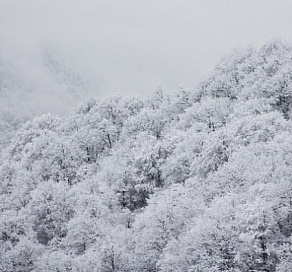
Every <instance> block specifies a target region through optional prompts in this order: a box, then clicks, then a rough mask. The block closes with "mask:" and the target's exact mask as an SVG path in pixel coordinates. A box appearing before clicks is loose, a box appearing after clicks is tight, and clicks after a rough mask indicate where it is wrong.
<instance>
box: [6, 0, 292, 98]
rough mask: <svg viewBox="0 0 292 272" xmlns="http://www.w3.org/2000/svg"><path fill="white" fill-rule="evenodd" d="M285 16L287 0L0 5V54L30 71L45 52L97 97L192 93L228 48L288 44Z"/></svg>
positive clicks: (289, 7)
mask: <svg viewBox="0 0 292 272" xmlns="http://www.w3.org/2000/svg"><path fill="white" fill-rule="evenodd" d="M291 11H292V1H291V0H287V1H281V0H274V1H270V0H228V1H224V0H212V1H211V0H190V1H189V0H177V1H172V0H116V1H110V0H104V1H98V0H97V1H86V0H79V1H77V0H70V1H69V0H68V1H67V0H58V1H53V0H47V1H46V0H43V1H40V0H38V1H37V0H26V1H24V0H19V1H14V0H0V37H1V43H0V50H1V53H0V54H1V56H2V57H3V56H5V58H9V60H10V61H12V62H15V63H17V65H24V66H25V67H26V68H25V69H34V67H37V66H38V65H40V59H39V57H40V55H41V52H43V51H44V50H45V51H49V52H50V53H51V54H53V55H54V56H55V57H56V58H57V59H58V60H59V61H61V62H62V63H63V64H65V65H66V66H68V67H71V68H72V69H73V70H74V71H76V72H78V73H79V74H80V75H81V76H82V77H83V78H84V79H86V80H87V81H89V82H90V84H91V85H90V86H91V89H92V90H93V91H94V94H95V95H96V96H99V97H104V96H106V95H112V94H114V93H121V94H125V95H129V94H130V95H132V94H146V93H151V92H152V91H154V90H156V89H157V88H158V86H159V85H162V87H163V89H164V90H165V91H168V90H173V89H176V88H177V87H179V86H185V87H189V88H192V87H193V86H195V85H196V82H198V81H199V80H200V78H202V77H203V76H204V75H206V74H207V73H209V72H211V71H212V69H213V67H214V65H215V64H216V62H218V60H219V59H220V58H221V57H222V55H223V54H225V53H228V52H230V51H231V50H232V49H233V48H234V47H239V46H241V47H246V46H248V45H256V46H260V45H262V44H264V43H265V42H267V41H271V40H274V39H282V40H283V41H287V42H291V43H292V31H291V25H292V16H291ZM36 74H37V73H36Z"/></svg>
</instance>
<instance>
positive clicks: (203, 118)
mask: <svg viewBox="0 0 292 272" xmlns="http://www.w3.org/2000/svg"><path fill="white" fill-rule="evenodd" d="M53 64H54V63H53ZM48 65H52V63H49V64H48ZM2 74H3V73H2ZM74 86H76V84H75V85H74ZM81 87H82V85H80V88H81ZM74 88H76V87H74ZM82 88H83V87H82ZM291 109H292V46H290V45H289V44H285V43H282V42H272V43H268V44H266V45H264V46H262V47H261V48H259V49H256V48H249V49H244V50H243V49H242V50H235V51H233V52H231V53H230V54H228V55H226V56H225V57H223V58H222V60H221V61H220V62H219V63H218V65H217V66H216V67H215V69H214V71H213V72H212V74H211V75H209V76H207V77H206V78H205V79H204V80H203V81H201V82H200V83H199V84H198V85H197V86H196V87H195V88H194V89H192V90H188V89H184V88H181V89H180V90H178V91H177V92H176V93H175V94H171V95H167V94H165V93H163V92H162V91H161V90H158V91H157V92H155V93H153V94H152V95H151V96H149V97H148V98H139V97H122V96H114V97H111V98H108V99H104V100H94V99H91V100H88V101H86V102H84V103H83V105H82V106H80V107H77V108H76V109H75V110H73V111H72V112H71V114H69V115H66V116H55V115H52V114H44V115H41V116H38V117H36V118H34V119H33V120H29V121H27V122H25V123H23V124H22V125H21V126H19V125H18V126H14V125H12V124H11V122H10V121H9V120H10V119H9V120H6V119H4V117H5V116H6V115H3V118H2V119H3V120H1V122H2V123H1V124H4V125H3V126H2V128H3V129H2V132H1V133H2V134H1V135H2V148H1V155H0V182H1V186H0V271H5V272H15V271H18V272H29V271H32V272H40V271H44V272H49V271H50V272H53V271H54V272H65V271H72V272H87V271H92V272H158V271H165V272H217V271H230V272H231V271H232V272H248V271H269V272H273V271H278V272H287V271H292V236H291V235H292V182H291V180H292V137H291V135H292V121H291V117H292V111H291ZM18 124H19V122H18ZM5 129H7V131H8V130H9V131H8V132H7V133H5ZM5 137H6V138H5ZM4 138H5V140H4Z"/></svg>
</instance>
